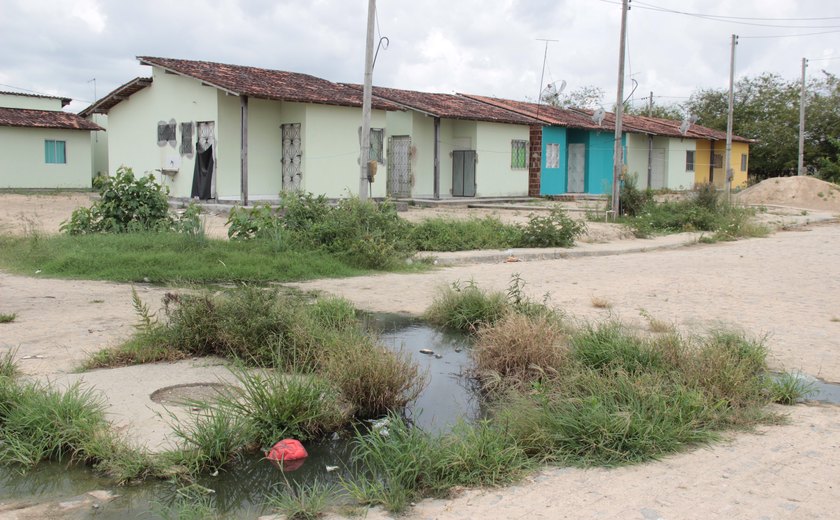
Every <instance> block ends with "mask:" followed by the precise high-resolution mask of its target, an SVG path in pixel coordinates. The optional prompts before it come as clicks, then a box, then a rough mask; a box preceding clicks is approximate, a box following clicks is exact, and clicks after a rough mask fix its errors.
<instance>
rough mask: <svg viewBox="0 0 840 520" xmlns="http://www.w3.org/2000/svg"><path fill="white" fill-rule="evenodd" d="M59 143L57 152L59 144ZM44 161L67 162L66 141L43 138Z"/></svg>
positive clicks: (53, 162) (49, 162)
mask: <svg viewBox="0 0 840 520" xmlns="http://www.w3.org/2000/svg"><path fill="white" fill-rule="evenodd" d="M59 143H60V144H61V147H60V150H61V153H60V154H59V153H58V151H59V146H58V144H59ZM44 163H45V164H67V141H65V140H62V139H44Z"/></svg>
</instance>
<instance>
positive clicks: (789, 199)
mask: <svg viewBox="0 0 840 520" xmlns="http://www.w3.org/2000/svg"><path fill="white" fill-rule="evenodd" d="M735 200H736V201H737V202H740V203H742V204H770V205H779V206H791V207H794V208H804V209H812V210H826V211H840V186H837V185H836V184H832V183H830V182H825V181H823V180H820V179H817V178H815V177H810V176H807V175H806V176H801V177H774V178H771V179H765V180H763V181H761V182H759V183H758V184H756V185H755V186H751V187H749V188H747V189H746V190H744V191H742V192H741V193H739V194H737V195H736V196H735Z"/></svg>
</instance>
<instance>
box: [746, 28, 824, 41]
mask: <svg viewBox="0 0 840 520" xmlns="http://www.w3.org/2000/svg"><path fill="white" fill-rule="evenodd" d="M833 33H840V30H838V31H822V32H813V33H800V34H770V35H767V36H740V35H739V36H738V37H739V38H750V39H752V40H755V39H760V38H794V37H797V36H817V35H820V34H833Z"/></svg>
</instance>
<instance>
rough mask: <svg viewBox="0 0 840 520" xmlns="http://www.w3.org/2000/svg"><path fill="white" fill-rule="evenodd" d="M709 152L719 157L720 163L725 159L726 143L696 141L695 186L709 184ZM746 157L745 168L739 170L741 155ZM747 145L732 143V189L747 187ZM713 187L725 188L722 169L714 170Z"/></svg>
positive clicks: (748, 146) (748, 147) (748, 151)
mask: <svg viewBox="0 0 840 520" xmlns="http://www.w3.org/2000/svg"><path fill="white" fill-rule="evenodd" d="M710 150H714V154H715V155H720V156H721V163H722V162H723V158H725V157H726V142H725V141H706V140H698V141H697V153H696V155H695V170H694V182H695V184H707V183H708V182H709V164H710V162H711V160H712V159H711V157H710ZM742 154H746V156H747V168H746V169H745V170H742V169H741V155H742ZM749 154H750V145H749V143H742V142H737V141H733V142H732V157H731V160H730V164H731V167H732V188H743V187H746V185H747V176H748V174H749ZM713 181H714V185H715V187H716V188H718V189H721V190H722V189H725V188H726V173H725V172H724V169H723V168H714V179H713Z"/></svg>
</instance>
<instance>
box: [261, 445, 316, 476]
mask: <svg viewBox="0 0 840 520" xmlns="http://www.w3.org/2000/svg"><path fill="white" fill-rule="evenodd" d="M308 456H309V454H308V453H306V448H304V447H303V444H301V443H300V441H298V440H295V439H283V440H282V441H280V442H278V443H277V444H275V445H274V446H272V447H271V449H270V450H269V451H267V452H266V454H265V458H267V459H268V460H270V461H272V462H275V463H277V464H278V465H279V466H280V469H282V470H283V471H294V470H296V469H298V468H299V467H301V466H303V461H304V460H305V459H306V457H308Z"/></svg>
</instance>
